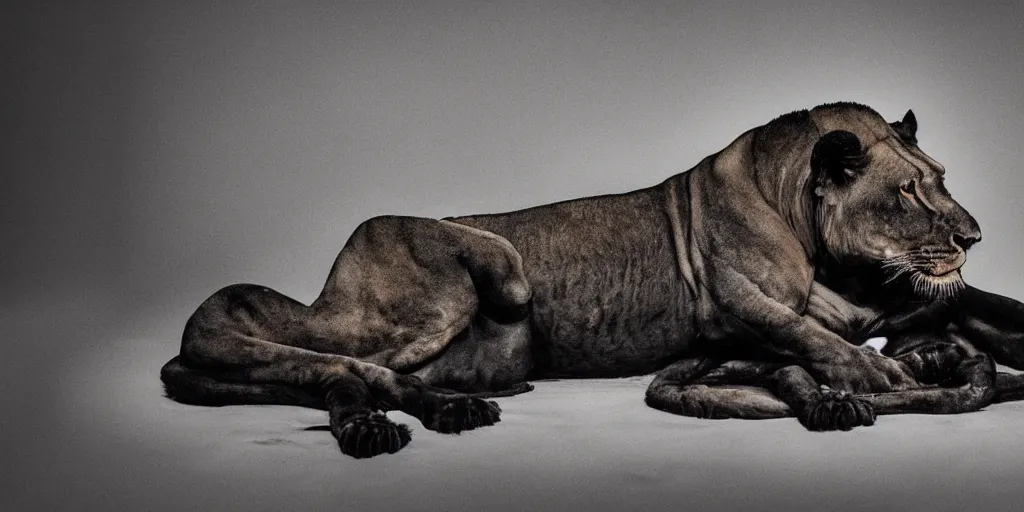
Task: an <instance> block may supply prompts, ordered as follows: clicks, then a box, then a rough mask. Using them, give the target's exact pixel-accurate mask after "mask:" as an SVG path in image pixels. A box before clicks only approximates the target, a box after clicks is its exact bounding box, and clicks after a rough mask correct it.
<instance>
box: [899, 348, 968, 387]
mask: <svg viewBox="0 0 1024 512" xmlns="http://www.w3.org/2000/svg"><path fill="white" fill-rule="evenodd" d="M965 357H966V354H965V352H964V351H963V349H961V348H960V347H959V346H958V345H956V344H953V343H940V342H936V343H929V344H927V345H924V346H922V347H918V348H916V349H914V350H913V351H911V352H909V353H906V354H903V355H901V356H899V357H898V358H897V359H899V360H900V361H901V362H903V363H904V364H906V365H907V366H908V367H909V368H910V369H911V371H913V372H914V376H915V377H916V378H917V380H919V381H920V382H921V383H922V384H941V383H945V382H947V381H949V380H951V379H953V378H955V377H956V370H957V368H958V367H959V366H960V362H961V361H963V360H964V359H965Z"/></svg>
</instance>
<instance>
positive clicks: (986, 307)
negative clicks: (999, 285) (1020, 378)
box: [954, 286, 1024, 370]
mask: <svg viewBox="0 0 1024 512" xmlns="http://www.w3.org/2000/svg"><path fill="white" fill-rule="evenodd" d="M958 305H959V307H958V309H957V312H958V313H959V314H958V315H957V317H956V319H955V320H954V322H955V324H956V328H957V330H958V331H959V332H960V334H962V335H963V336H964V337H965V338H967V340H968V341H969V342H970V343H971V344H972V345H974V346H975V347H976V348H977V349H978V350H981V351H982V352H987V353H989V354H991V355H992V357H994V358H995V360H996V362H997V363H999V364H1003V365H1006V366H1009V367H1010V368H1014V369H1016V370H1024V304H1022V303H1020V302H1018V301H1016V300H1014V299H1011V298H1009V297H1004V296H1002V295H998V294H995V293H989V292H986V291H982V290H979V289H977V288H974V287H973V286H968V287H967V288H966V289H965V290H964V291H962V292H961V293H960V297H959V301H958Z"/></svg>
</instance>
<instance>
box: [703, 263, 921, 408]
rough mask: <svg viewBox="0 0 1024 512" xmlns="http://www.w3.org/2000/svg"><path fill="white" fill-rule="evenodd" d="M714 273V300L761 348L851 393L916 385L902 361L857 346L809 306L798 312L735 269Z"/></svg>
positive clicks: (896, 389)
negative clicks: (717, 285) (719, 286)
mask: <svg viewBox="0 0 1024 512" xmlns="http://www.w3.org/2000/svg"><path fill="white" fill-rule="evenodd" d="M730 270H731V269H730ZM718 277H719V278H720V279H721V282H722V283H723V289H724V290H725V291H727V292H728V293H723V294H721V295H720V297H721V298H720V299H719V301H718V305H719V307H720V309H721V310H723V312H725V313H726V315H725V316H726V317H727V318H730V319H732V321H733V322H735V323H738V324H739V325H741V326H742V328H744V329H746V330H748V331H753V332H755V333H757V334H758V335H759V337H760V338H761V339H762V340H763V342H762V344H761V346H762V348H764V349H767V351H769V352H771V353H772V354H774V355H775V356H776V357H778V358H782V359H784V360H786V361H792V362H794V363H795V364H798V365H800V366H802V367H803V368H804V369H806V370H807V371H808V372H810V373H811V375H812V376H813V377H814V379H815V380H816V381H818V382H820V383H822V384H826V385H828V386H830V387H831V388H834V389H836V390H840V391H847V392H851V393H879V392H889V391H898V390H903V389H908V388H912V387H916V386H917V381H916V380H915V379H914V377H913V375H912V374H911V372H910V369H909V368H907V367H906V365H904V364H903V363H901V362H899V361H897V360H894V359H891V358H888V357H884V356H882V355H880V354H878V353H876V352H874V351H869V350H861V349H860V348H858V347H856V346H854V345H853V344H851V343H849V342H847V341H846V340H845V339H844V338H843V337H842V336H840V335H839V334H837V333H836V332H833V331H832V330H830V329H828V328H826V327H824V325H823V322H822V321H819V320H818V319H817V318H815V317H814V316H813V314H812V313H813V312H811V313H805V314H798V313H797V312H796V311H795V309H794V308H793V307H790V306H789V305H787V304H786V303H784V302H783V301H782V300H779V299H777V298H775V297H771V296H769V295H767V294H766V293H765V292H764V291H763V290H765V287H763V286H754V284H753V283H752V282H751V281H750V280H749V279H747V278H746V276H744V275H742V274H739V273H738V272H736V271H734V270H732V271H727V272H721V273H720V274H719V276H718ZM726 286H727V287H726ZM808 288H809V286H808ZM769 290H770V288H769ZM792 302H796V301H792Z"/></svg>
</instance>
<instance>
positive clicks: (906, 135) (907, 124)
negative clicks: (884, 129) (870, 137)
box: [889, 110, 917, 144]
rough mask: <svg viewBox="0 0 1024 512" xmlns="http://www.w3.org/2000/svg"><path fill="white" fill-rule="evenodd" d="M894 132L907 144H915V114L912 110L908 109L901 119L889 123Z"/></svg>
mask: <svg viewBox="0 0 1024 512" xmlns="http://www.w3.org/2000/svg"><path fill="white" fill-rule="evenodd" d="M889 126H892V129H893V130H895V131H896V134H897V135H899V136H900V138H901V139H903V142H906V143H907V144H917V116H915V115H914V111H913V110H908V111H907V114H906V115H905V116H903V120H902V121H896V122H895V123H889Z"/></svg>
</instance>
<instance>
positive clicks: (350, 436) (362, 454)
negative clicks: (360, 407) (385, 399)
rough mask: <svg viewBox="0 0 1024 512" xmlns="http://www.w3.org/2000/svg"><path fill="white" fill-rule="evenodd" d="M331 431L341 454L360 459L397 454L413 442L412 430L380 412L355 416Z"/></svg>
mask: <svg viewBox="0 0 1024 512" xmlns="http://www.w3.org/2000/svg"><path fill="white" fill-rule="evenodd" d="M332 431H333V432H332V433H333V434H334V437H335V438H336V439H337V440H338V446H339V447H341V452H342V453H344V454H345V455H351V456H353V457H355V458H357V459H365V458H367V457H374V456H376V455H380V454H383V453H395V452H397V451H398V450H401V449H402V447H404V446H405V445H407V444H409V440H410V439H412V435H411V434H410V432H409V427H407V426H405V425H402V424H400V423H395V422H393V421H391V420H390V419H388V417H387V416H385V415H384V414H382V413H379V412H375V413H371V414H360V415H358V416H353V417H352V418H350V419H348V420H347V421H345V422H344V423H342V424H341V425H339V426H338V428H336V429H332Z"/></svg>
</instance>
